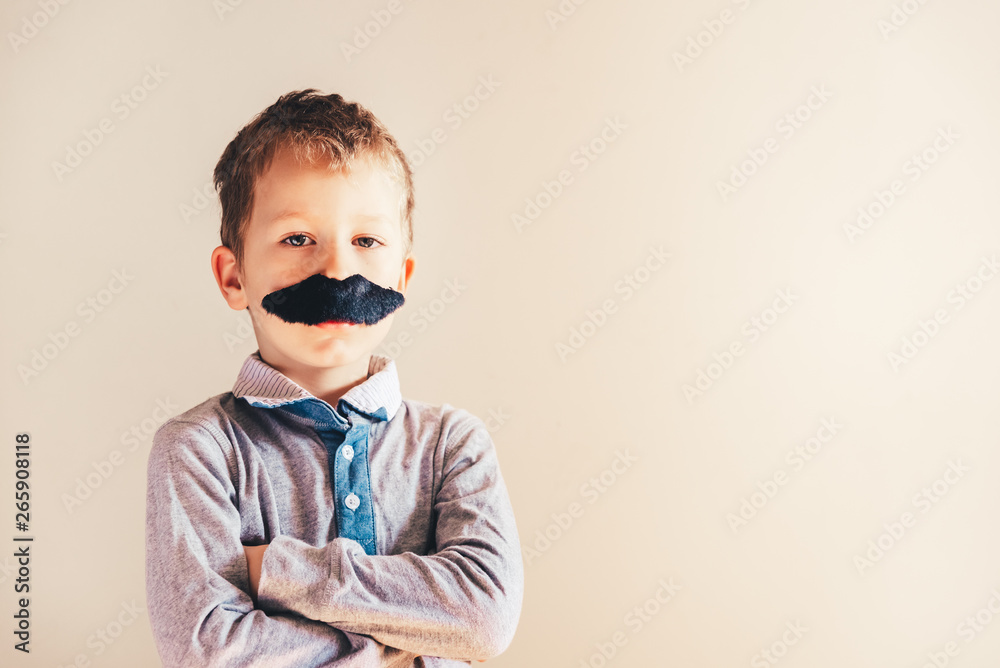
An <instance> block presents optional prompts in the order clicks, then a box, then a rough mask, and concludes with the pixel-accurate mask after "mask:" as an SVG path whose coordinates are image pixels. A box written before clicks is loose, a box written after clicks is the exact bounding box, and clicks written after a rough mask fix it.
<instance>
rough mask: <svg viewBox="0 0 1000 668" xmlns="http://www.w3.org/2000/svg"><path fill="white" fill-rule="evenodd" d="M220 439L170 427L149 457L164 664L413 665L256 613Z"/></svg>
mask: <svg viewBox="0 0 1000 668" xmlns="http://www.w3.org/2000/svg"><path fill="white" fill-rule="evenodd" d="M216 431H217V430H213V429H210V426H209V425H205V424H203V423H195V422H185V421H182V420H178V419H174V420H172V421H168V422H167V423H165V424H164V425H163V426H162V427H161V428H160V429H159V430H158V431H157V432H156V434H155V435H154V437H153V444H152V447H151V450H150V455H149V462H148V465H147V490H146V598H147V603H146V605H147V609H148V611H149V620H150V624H151V626H152V629H153V636H154V639H155V641H156V645H157V650H158V652H159V654H160V658H161V659H162V661H163V665H164V666H165V667H167V668H174V667H176V666H198V667H202V668H203V667H204V666H213V667H214V668H222V667H225V666H268V667H269V668H279V667H287V668H305V667H308V666H335V667H342V668H348V667H354V666H365V667H366V668H367V667H368V666H372V667H377V666H385V667H390V666H391V667H392V668H409V667H410V666H413V665H414V659H415V658H416V655H415V654H413V653H410V652H405V651H403V650H400V649H396V648H394V647H387V646H385V645H383V644H381V643H379V642H377V641H375V640H374V639H372V638H370V637H367V636H364V635H358V634H355V633H351V632H348V631H346V630H342V629H338V628H335V627H334V626H331V625H328V624H324V623H320V622H317V621H314V620H310V619H305V618H303V617H301V616H298V615H294V614H266V613H264V612H263V611H262V610H259V609H255V608H254V605H253V601H252V599H251V598H250V595H249V594H248V593H247V592H248V591H249V575H248V571H247V562H246V555H245V553H244V551H243V544H242V543H241V541H240V526H241V525H240V513H239V508H238V496H237V494H236V490H235V488H234V486H233V483H232V480H231V478H230V468H229V465H228V464H227V456H226V450H225V448H227V447H229V448H231V446H230V445H229V444H228V443H225V442H223V441H224V439H223V438H222V437H221V435H220V438H218V439H217V438H215V437H214V436H213V432H216ZM416 665H420V663H419V662H418V663H417V664H416Z"/></svg>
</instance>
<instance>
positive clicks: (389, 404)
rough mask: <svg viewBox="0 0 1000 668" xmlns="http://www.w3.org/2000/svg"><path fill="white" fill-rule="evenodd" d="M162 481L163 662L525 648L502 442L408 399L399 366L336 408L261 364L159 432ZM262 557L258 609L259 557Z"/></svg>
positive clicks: (299, 666)
mask: <svg viewBox="0 0 1000 668" xmlns="http://www.w3.org/2000/svg"><path fill="white" fill-rule="evenodd" d="M147 477H148V480H147V483H148V485H147V495H146V595H147V609H148V611H149V619H150V623H151V625H152V629H153V635H154V638H155V639H156V645H157V649H158V651H159V654H160V657H161V659H162V660H163V663H164V665H165V666H168V667H171V668H172V667H174V666H198V667H199V668H202V667H206V666H211V667H215V666H219V667H222V666H268V667H271V668H280V667H286V666H287V667H288V668H308V667H309V666H341V667H344V668H347V667H349V666H350V667H353V666H357V667H359V668H362V667H364V668H367V667H377V666H392V667H399V668H406V667H410V666H414V667H417V668H420V667H422V666H438V667H444V666H467V665H470V660H471V659H486V658H489V657H493V656H496V655H498V654H500V653H501V652H503V651H504V650H505V649H506V648H507V647H508V645H509V644H510V642H511V640H512V638H513V635H514V631H515V629H516V627H517V623H518V619H519V617H520V613H521V603H522V599H523V592H524V569H523V563H522V559H521V546H520V542H519V538H518V532H517V527H516V525H515V522H514V513H513V509H512V507H511V503H510V499H509V497H508V494H507V488H506V486H505V484H504V480H503V477H502V476H501V474H500V467H499V463H498V460H497V454H496V451H495V447H494V444H493V441H492V439H491V438H490V436H489V433H488V432H487V430H486V427H485V425H484V424H483V422H482V420H480V419H479V418H477V417H476V416H474V415H472V414H471V413H469V412H468V411H465V410H463V409H460V408H455V407H453V406H451V405H449V404H443V405H441V406H435V405H431V404H428V403H424V402H420V401H413V400H409V399H406V400H404V399H402V398H401V396H400V391H399V380H398V377H397V375H396V366H395V362H394V361H393V360H391V359H389V358H388V357H385V356H382V355H377V354H374V355H372V357H371V361H370V363H369V371H368V378H367V380H365V381H364V382H363V383H361V384H360V385H357V386H355V387H353V388H351V389H350V390H349V391H348V392H347V393H346V394H345V395H344V396H343V397H342V398H341V400H340V401H339V402H338V405H337V407H336V410H334V408H333V407H331V406H330V404H328V403H327V402H325V401H323V400H321V399H318V398H317V397H315V396H313V395H312V394H310V393H309V392H308V391H306V390H305V389H304V388H302V387H301V386H299V385H298V384H296V383H295V382H293V381H292V380H291V379H289V378H288V377H287V376H285V375H284V374H282V373H280V372H279V371H277V370H276V369H274V368H273V367H271V366H270V365H268V364H267V363H266V362H264V361H263V360H262V359H261V358H260V351H259V350H258V351H255V352H254V353H253V354H251V355H250V356H249V357H248V358H247V359H246V361H245V362H244V364H243V368H242V369H241V371H240V373H239V377H238V379H237V381H236V383H235V385H234V387H233V390H232V391H231V392H226V393H224V394H220V395H217V396H215V397H212V398H211V399H208V400H206V401H205V402H203V403H201V404H199V405H198V406H195V407H194V408H192V409H190V410H188V411H186V412H184V413H182V414H180V415H177V416H175V417H174V418H172V419H170V420H169V421H167V422H166V423H164V424H163V425H162V426H161V427H160V428H159V429H158V430H157V432H156V434H155V435H154V437H153V443H152V447H151V451H150V455H149V464H148V469H147ZM263 544H268V548H267V551H266V552H265V553H264V560H263V563H262V570H261V577H260V582H259V590H258V597H257V606H256V607H254V604H253V601H252V599H251V598H250V595H249V594H248V592H249V579H248V572H247V562H246V556H245V553H244V551H243V546H244V545H263ZM476 665H478V664H476Z"/></svg>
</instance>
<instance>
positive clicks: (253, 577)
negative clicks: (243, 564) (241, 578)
mask: <svg viewBox="0 0 1000 668" xmlns="http://www.w3.org/2000/svg"><path fill="white" fill-rule="evenodd" d="M266 549H267V545H244V546H243V552H245V553H246V555H247V570H248V571H249V572H250V598H251V599H253V603H254V605H257V586H258V585H259V584H260V565H261V563H263V561H264V550H266Z"/></svg>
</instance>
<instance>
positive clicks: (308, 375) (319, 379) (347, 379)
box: [261, 351, 371, 410]
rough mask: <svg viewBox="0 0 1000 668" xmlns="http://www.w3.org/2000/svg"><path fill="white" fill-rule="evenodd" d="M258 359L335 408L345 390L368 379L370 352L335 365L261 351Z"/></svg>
mask: <svg viewBox="0 0 1000 668" xmlns="http://www.w3.org/2000/svg"><path fill="white" fill-rule="evenodd" d="M261 359H263V360H264V361H265V362H267V363H268V364H269V365H271V366H272V367H274V368H275V369H277V370H278V371H280V372H281V373H283V374H285V375H286V376H288V378H290V379H291V380H293V381H295V382H296V383H298V384H299V385H300V386H301V387H303V388H305V389H306V390H307V391H308V392H309V393H310V394H312V395H313V396H314V397H317V398H319V399H322V400H323V401H325V402H326V403H328V404H330V406H331V407H333V409H334V410H336V408H337V404H338V403H339V402H340V398H341V397H342V396H344V395H345V394H347V391H348V390H350V389H351V388H352V387H355V386H357V385H360V384H361V383H363V382H365V381H366V380H367V379H368V368H369V365H370V363H371V354H368V355H363V356H362V357H361V358H360V359H358V360H356V361H354V362H352V363H350V364H345V365H344V366H336V367H304V366H301V365H299V364H298V363H296V362H294V361H293V360H287V359H286V360H272V359H271V358H270V356H269V357H266V358H265V357H264V352H263V351H261ZM276 362H277V363H276Z"/></svg>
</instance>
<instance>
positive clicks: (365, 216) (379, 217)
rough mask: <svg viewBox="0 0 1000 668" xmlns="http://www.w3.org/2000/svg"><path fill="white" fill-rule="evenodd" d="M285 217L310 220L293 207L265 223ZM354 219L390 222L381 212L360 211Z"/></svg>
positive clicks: (278, 220)
mask: <svg viewBox="0 0 1000 668" xmlns="http://www.w3.org/2000/svg"><path fill="white" fill-rule="evenodd" d="M287 218H300V219H302V220H311V218H310V217H309V216H308V215H307V214H305V213H303V212H301V211H296V210H294V209H289V210H286V211H282V212H281V213H279V214H278V215H276V216H274V217H273V218H271V220H269V221H268V222H267V224H268V225H274V224H277V223H279V222H281V221H282V220H285V219H287ZM354 219H355V220H358V221H361V222H365V223H369V222H371V223H389V222H391V221H390V219H389V217H388V216H386V215H385V214H381V213H360V214H358V215H356V216H354Z"/></svg>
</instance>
